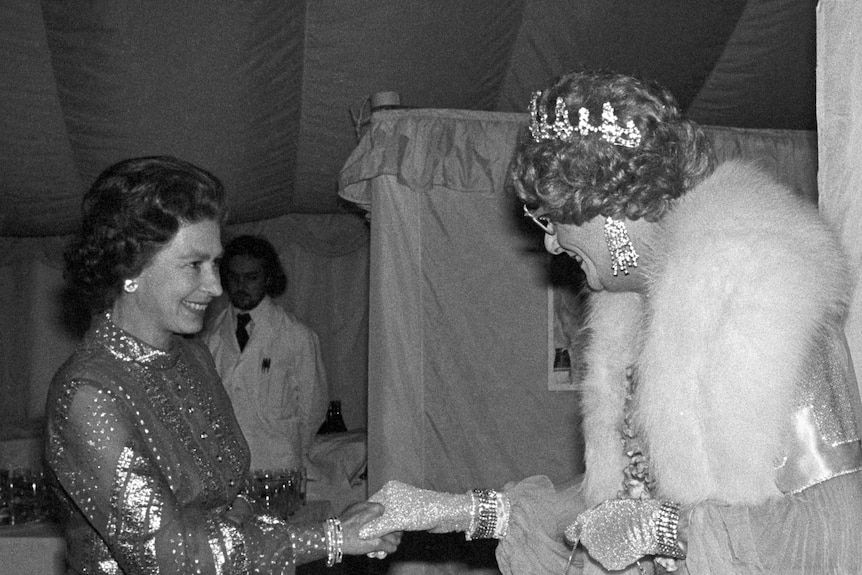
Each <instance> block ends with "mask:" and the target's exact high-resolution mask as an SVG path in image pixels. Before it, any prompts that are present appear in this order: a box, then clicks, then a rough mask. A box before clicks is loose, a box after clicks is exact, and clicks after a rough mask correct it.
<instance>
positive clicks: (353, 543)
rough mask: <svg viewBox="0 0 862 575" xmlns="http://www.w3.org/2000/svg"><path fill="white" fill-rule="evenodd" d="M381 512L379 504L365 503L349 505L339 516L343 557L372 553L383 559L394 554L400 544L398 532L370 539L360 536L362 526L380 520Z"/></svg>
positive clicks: (399, 533)
mask: <svg viewBox="0 0 862 575" xmlns="http://www.w3.org/2000/svg"><path fill="white" fill-rule="evenodd" d="M383 511H384V510H383V506H382V505H380V504H379V503H372V502H367V501H366V502H361V503H354V504H353V505H350V506H349V507H347V509H345V510H344V511H343V512H342V513H341V515H339V520H340V521H341V530H342V534H343V536H344V543H343V546H342V552H343V553H344V554H345V555H367V554H371V553H373V554H375V556H378V557H385V556H386V555H387V554H389V553H395V551H396V550H397V549H398V544H399V543H401V532H400V531H394V532H387V533H381V534H378V535H374V536H372V537H361V536H360V530H361V529H362V528H363V526H365V525H367V524H368V523H369V522H371V521H374V520H375V519H378V518H380V517H381V516H382V515H383ZM381 553H382V555H380V554H381Z"/></svg>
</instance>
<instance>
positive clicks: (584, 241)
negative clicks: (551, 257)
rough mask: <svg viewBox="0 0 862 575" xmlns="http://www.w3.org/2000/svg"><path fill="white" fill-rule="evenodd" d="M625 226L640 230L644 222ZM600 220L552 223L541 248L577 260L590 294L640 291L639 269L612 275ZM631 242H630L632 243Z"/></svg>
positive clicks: (640, 273)
mask: <svg viewBox="0 0 862 575" xmlns="http://www.w3.org/2000/svg"><path fill="white" fill-rule="evenodd" d="M626 223H627V227H628V229H629V231H630V232H631V231H632V229H633V228H634V229H640V228H641V227H642V226H643V224H644V222H630V221H628V220H627V221H626ZM604 224H605V222H604V218H603V217H596V218H593V219H592V220H590V221H588V222H585V223H584V224H583V225H580V226H576V225H573V224H552V225H551V227H550V230H551V231H552V232H553V233H546V234H545V249H546V250H547V251H548V252H550V253H552V254H560V253H566V254H568V255H570V256H571V257H573V258H575V260H577V262H578V264H580V266H581V269H582V270H583V271H584V274H585V275H586V277H587V285H589V286H590V289H592V290H594V291H602V290H607V291H612V292H623V291H642V289H643V287H644V283H643V282H644V278H643V273H642V269H641V268H640V267H638V268H631V269H629V273H628V274H624V273H622V272H620V273H619V274H617V275H616V276H615V275H614V274H613V268H612V262H611V256H610V252H609V251H608V244H607V241H606V240H605V232H604ZM633 241H634V240H633Z"/></svg>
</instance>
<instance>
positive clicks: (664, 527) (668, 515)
mask: <svg viewBox="0 0 862 575" xmlns="http://www.w3.org/2000/svg"><path fill="white" fill-rule="evenodd" d="M677 525H679V505H677V504H676V503H674V502H673V501H663V502H662V504H661V505H660V506H659V512H658V519H656V533H655V539H656V545H657V547H658V553H657V554H658V555H661V556H664V557H674V558H676V559H684V558H685V553H683V552H682V549H680V548H679V545H677V531H676V528H677Z"/></svg>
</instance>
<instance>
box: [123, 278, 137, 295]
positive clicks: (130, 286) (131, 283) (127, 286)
mask: <svg viewBox="0 0 862 575" xmlns="http://www.w3.org/2000/svg"><path fill="white" fill-rule="evenodd" d="M137 289H138V282H136V281H135V280H126V281H125V282H123V290H125V291H126V293H133V292H135V291H137Z"/></svg>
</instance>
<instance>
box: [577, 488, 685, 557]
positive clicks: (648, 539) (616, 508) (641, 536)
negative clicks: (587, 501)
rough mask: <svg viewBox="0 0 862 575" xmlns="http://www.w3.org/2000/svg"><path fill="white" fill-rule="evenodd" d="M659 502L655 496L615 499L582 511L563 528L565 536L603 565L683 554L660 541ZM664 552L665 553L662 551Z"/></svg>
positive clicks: (680, 555)
mask: <svg viewBox="0 0 862 575" xmlns="http://www.w3.org/2000/svg"><path fill="white" fill-rule="evenodd" d="M661 506H662V504H661V502H660V501H658V500H655V499H640V500H637V499H614V500H610V501H605V502H604V503H602V504H601V505H599V506H598V507H596V508H594V509H590V510H589V511H586V512H584V513H582V514H581V515H580V516H579V517H578V519H577V521H575V522H574V523H573V524H572V525H570V526H569V527H567V528H566V539H568V540H569V542H570V543H572V544H573V545H577V544H578V542H579V541H580V542H581V543H583V544H584V546H585V547H586V548H587V550H588V551H589V553H590V555H591V556H592V557H593V558H595V559H596V560H598V561H599V562H600V563H601V564H602V565H603V566H604V567H605V568H607V569H611V570H620V569H625V568H626V567H628V566H629V565H631V564H632V563H634V562H635V561H637V560H638V559H640V558H641V557H643V556H644V555H666V554H669V553H674V554H675V555H676V556H678V557H682V556H683V554H682V552H681V551H680V550H679V549H675V550H672V549H670V548H667V549H662V547H661V546H660V544H659V537H658V531H659V524H660V522H661ZM662 551H664V552H662Z"/></svg>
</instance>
